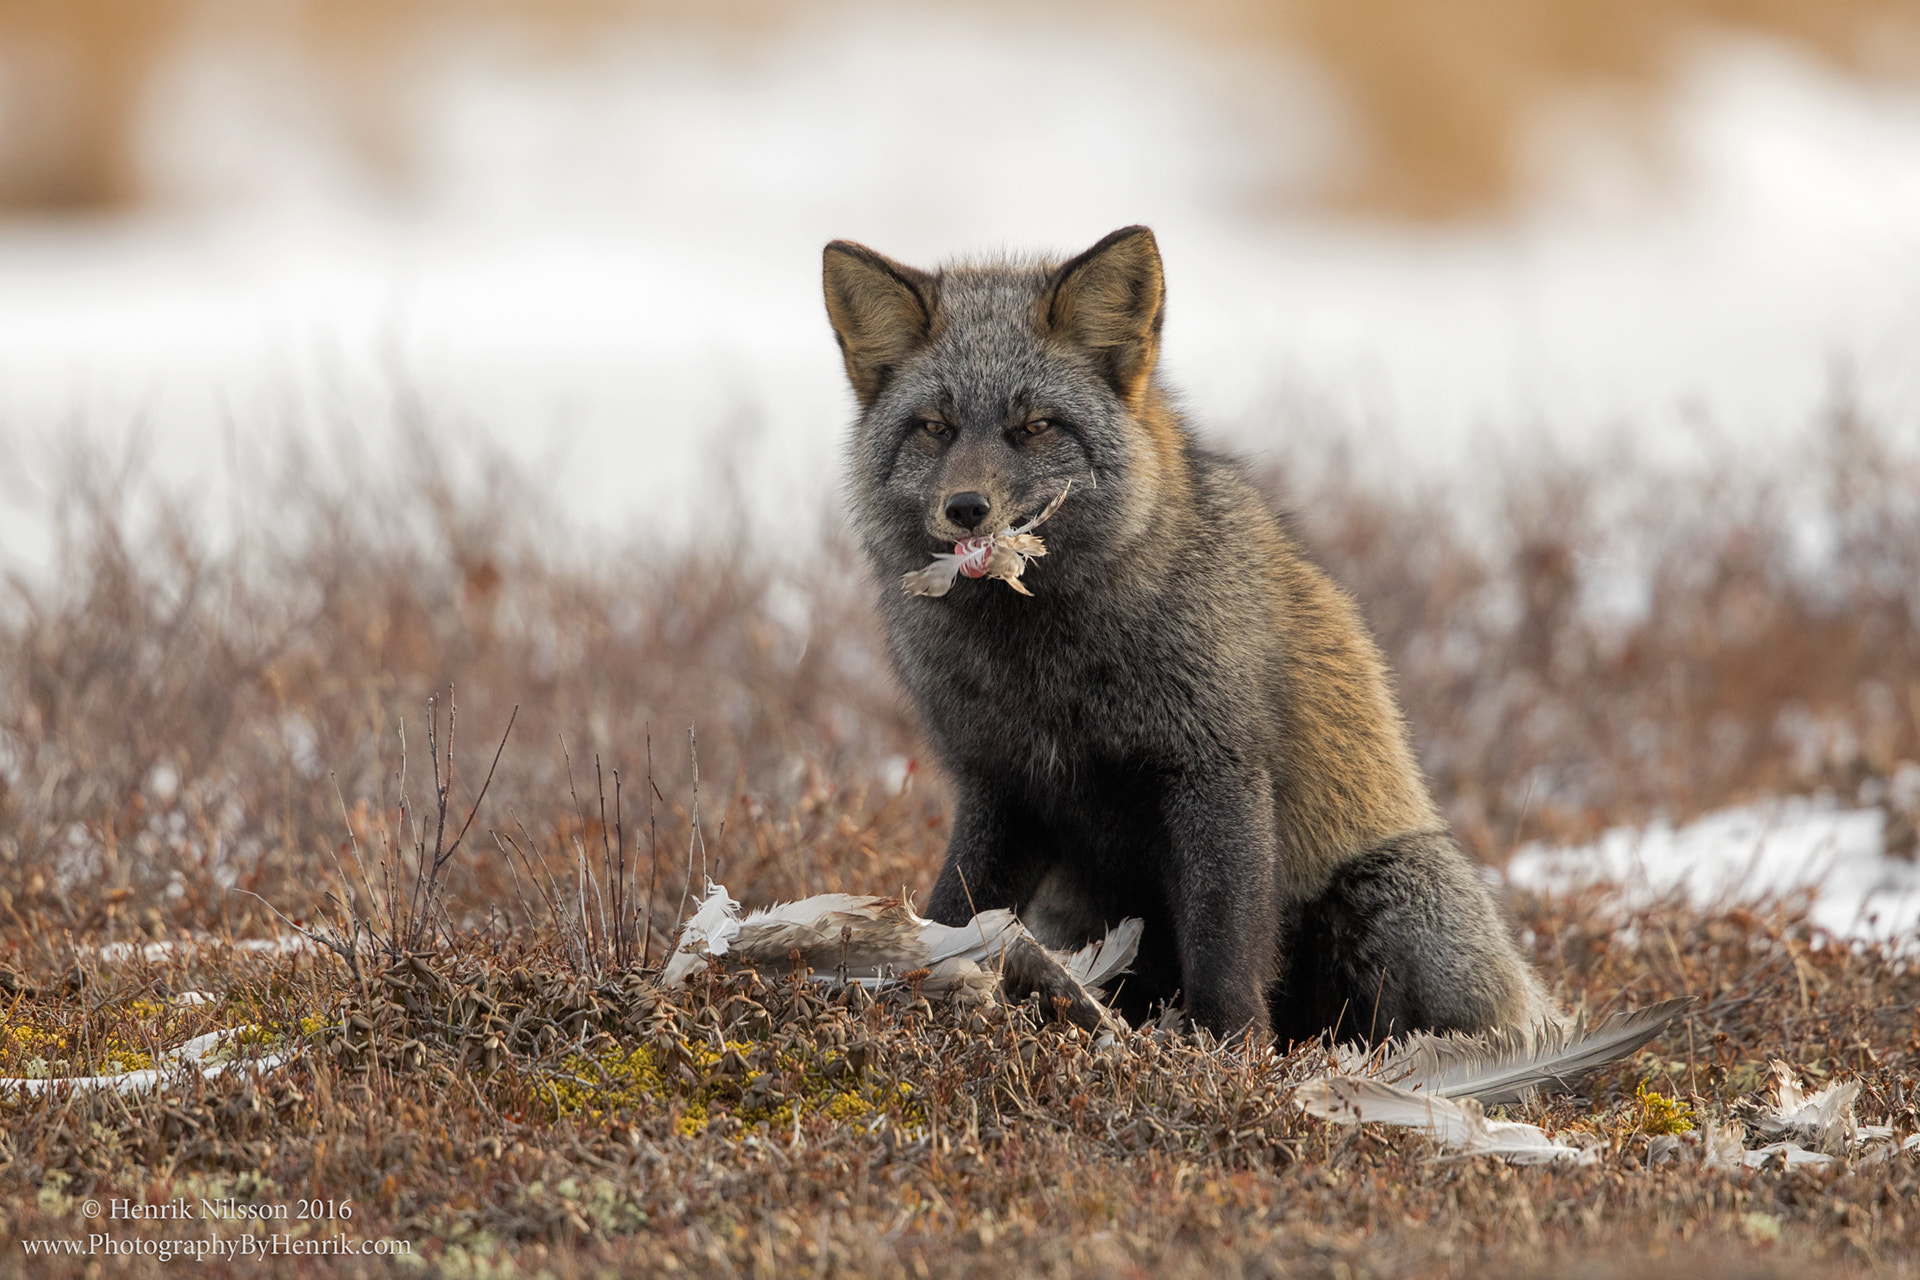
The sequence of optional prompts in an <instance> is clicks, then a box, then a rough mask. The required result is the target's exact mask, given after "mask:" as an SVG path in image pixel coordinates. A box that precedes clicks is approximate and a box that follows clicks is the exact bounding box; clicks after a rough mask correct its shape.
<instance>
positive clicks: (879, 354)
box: [822, 240, 935, 406]
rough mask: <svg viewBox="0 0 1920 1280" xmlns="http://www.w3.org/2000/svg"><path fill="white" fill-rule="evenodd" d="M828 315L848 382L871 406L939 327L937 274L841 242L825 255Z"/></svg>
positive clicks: (861, 401) (848, 242) (861, 398)
mask: <svg viewBox="0 0 1920 1280" xmlns="http://www.w3.org/2000/svg"><path fill="white" fill-rule="evenodd" d="M822 265H823V270H822V275H823V277H824V280H825V284H826V290H827V319H828V320H830V321H832V322H833V334H834V337H836V338H838V339H839V340H840V354H841V355H842V356H844V357H845V358H846V362H847V380H848V381H850V382H852V383H853V392H854V394H855V395H857V396H859V397H860V403H861V404H862V405H863V406H864V405H870V404H872V403H873V401H874V397H876V396H878V395H879V394H880V389H881V388H882V387H884V386H885V385H886V383H887V379H888V378H889V377H891V376H892V375H893V371H894V369H896V368H897V367H898V366H899V364H900V362H901V361H902V360H904V359H906V358H907V357H908V356H909V355H911V354H912V353H913V349H914V348H915V347H917V346H919V345H920V344H921V343H922V342H925V341H926V340H927V334H928V332H929V331H930V330H931V328H932V326H933V297H934V286H935V281H934V278H933V277H932V276H930V275H928V274H927V273H926V272H924V271H915V270H914V269H913V268H912V267H904V266H901V265H900V264H899V263H897V262H895V261H893V260H892V259H891V258H886V257H883V256H881V255H880V254H877V253H875V252H874V251H873V250H871V249H869V248H867V247H866V246H865V245H859V244H854V243H853V242H852V241H851V240H835V241H834V242H833V243H832V244H830V245H828V246H827V248H826V253H825V254H824V256H823V264H822Z"/></svg>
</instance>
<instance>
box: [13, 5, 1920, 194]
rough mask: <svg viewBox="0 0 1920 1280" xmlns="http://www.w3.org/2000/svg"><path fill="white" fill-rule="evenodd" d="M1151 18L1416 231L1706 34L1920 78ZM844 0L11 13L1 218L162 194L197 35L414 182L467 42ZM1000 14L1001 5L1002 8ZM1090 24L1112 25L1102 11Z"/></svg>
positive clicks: (1262, 20)
mask: <svg viewBox="0 0 1920 1280" xmlns="http://www.w3.org/2000/svg"><path fill="white" fill-rule="evenodd" d="M1137 3H1138V6H1139V7H1140V8H1141V9H1143V10H1145V11H1147V12H1149V13H1152V14H1154V15H1155V16H1156V17H1157V18H1160V19H1163V20H1165V21H1168V22H1170V23H1172V24H1173V25H1175V26H1176V27H1188V28H1191V29H1193V30H1194V31H1195V32H1196V33H1198V34H1200V35H1201V36H1202V37H1203V38H1207V39H1213V40H1219V41H1226V42H1235V43H1238V42H1244V41H1247V40H1249V39H1251V40H1253V41H1255V42H1264V43H1267V44H1270V45H1273V46H1277V47H1281V48H1285V49H1288V50H1301V51H1304V52H1305V53H1306V54H1307V55H1308V57H1309V58H1310V59H1312V60H1313V61H1315V62H1317V63H1318V64H1319V65H1320V66H1321V67H1322V68H1323V69H1325V71H1326V72H1327V73H1328V74H1329V77H1330V79H1331V81H1332V83H1333V84H1334V85H1335V86H1336V87H1337V89H1338V90H1339V92H1340V93H1341V95H1342V96H1343V98H1344V99H1345V102H1346V105H1347V106H1348V107H1349V109H1350V110H1351V113H1352V116H1353V119H1354V122H1355V124H1356V126H1357V129H1356V133H1357V136H1358V138H1359V140H1360V142H1361V144H1362V153H1361V154H1359V155H1356V156H1354V157H1352V158H1351V165H1350V167H1349V171H1348V172H1347V174H1346V175H1345V177H1344V179H1343V181H1342V184H1341V185H1340V186H1339V187H1338V189H1336V190H1334V191H1331V192H1329V193H1328V194H1329V195H1331V196H1332V197H1333V198H1335V199H1336V200H1337V201H1338V202H1340V203H1343V204H1346V205H1348V206H1351V207H1357V208H1360V209H1364V210H1368V211H1374V212H1386V213H1390V214H1396V215H1407V216H1413V217H1425V218H1432V217H1450V216H1457V215H1461V214H1471V213H1477V212H1482V211H1484V210H1486V209H1487V208H1489V207H1492V206H1496V205H1498V204H1499V203H1500V202H1501V201H1503V200H1505V199H1507V198H1508V197H1510V196H1512V195H1513V194H1514V193H1515V192H1516V190H1518V189H1519V188H1521V187H1522V186H1524V182H1525V179H1526V178H1527V176H1528V175H1527V174H1526V173H1525V169H1524V155H1525V151H1526V148H1525V146H1524V144H1525V142H1526V140H1527V136H1526V135H1527V132H1528V130H1530V129H1532V128H1534V127H1535V126H1536V125H1537V124H1538V123H1539V122H1540V121H1541V120H1542V119H1543V117H1545V116H1546V115H1547V114H1548V113H1549V112H1550V111H1551V110H1552V109H1553V108H1555V107H1557V106H1558V105H1560V104H1561V103H1562V102H1563V101H1564V100H1565V99H1566V98H1567V97H1568V95H1569V94H1586V95H1589V96H1591V95H1593V94H1594V93H1596V92H1599V93H1604V94H1606V95H1608V96H1609V98H1610V99H1611V100H1612V101H1614V102H1615V103H1616V105H1625V106H1627V107H1629V108H1631V110H1630V111H1629V112H1627V113H1625V115H1626V116H1627V117H1629V118H1630V117H1631V116H1632V115H1633V114H1634V112H1636V111H1637V112H1639V113H1640V115H1641V117H1642V120H1643V121H1644V116H1645V110H1646V108H1648V107H1650V106H1652V105H1654V104H1656V103H1657V102H1658V101H1659V100H1660V98H1661V96H1662V93H1663V91H1664V90H1665V89H1666V88H1667V87H1668V85H1669V83H1670V82H1671V80H1672V77H1673V73H1674V71H1675V69H1676V67H1677V65H1678V63H1679V59H1680V55H1682V54H1683V53H1684V52H1686V51H1687V49H1688V48H1689V47H1690V45H1691V43H1692V42H1693V41H1694V40H1695V39H1696V38H1698V37H1700V36H1702V35H1706V34H1715V33H1724V32H1735V33H1744V34H1749V35H1760V36H1765V37H1770V38H1774V39H1778V40H1782V41H1785V42H1788V43H1790V44H1792V45H1795V46H1797V47H1799V48H1801V49H1804V50H1807V51H1809V52H1811V53H1812V54H1814V55H1815V56H1817V57H1821V58H1824V59H1826V60H1828V61H1830V62H1833V63H1835V64H1837V65H1840V66H1842V67H1844V68H1847V69H1849V70H1852V71H1856V72H1861V73H1867V74H1895V75H1903V76H1910V75H1912V74H1913V73H1914V71H1915V70H1916V67H1917V66H1920V18H1916V16H1915V13H1914V10H1913V6H1912V5H1911V3H1909V2H1908V0H1295V2H1294V3H1291V4H1285V5H1273V4H1263V3H1257V2H1256V0H1210V2H1209V3H1206V4H1202V5H1198V6H1196V5H1191V4H1181V5H1167V4H1165V3H1163V2H1162V0H1137ZM828 7H830V3H829V0H816V3H815V4H813V5H812V6H807V7H796V6H792V5H777V4H773V3H769V0H727V2H725V3H721V2H720V0H705V2H704V3H699V4H695V3H691V0H542V2H541V3H537V4H535V3H530V2H529V0H324V2H323V0H300V2H298V3H291V4H280V5H272V6H261V5H251V4H245V3H233V2H231V0H0V68H4V69H5V70H6V71H7V72H8V73H9V74H8V78H7V81H6V82H5V86H6V94H7V98H6V100H5V102H4V105H5V106H6V107H7V108H8V109H9V111H10V113H11V118H12V119H15V120H23V121H25V120H30V121H31V122H32V126H31V127H30V128H20V127H13V128H9V129H7V130H5V131H4V133H0V207H7V208H14V209H35V210H46V209H53V210H60V209H99V208H110V207H118V206H122V205H125V204H127V203H129V202H132V201H134V200H136V199H138V198H139V196H140V195H141V194H142V192H143V190H144V188H145V185H146V184H145V175H144V174H143V172H142V159H141V156H140V154H139V145H138V138H139V133H140V129H141V118H142V113H143V112H144V111H145V110H146V108H147V105H148V104H147V93H148V90H149V88H150V86H151V84H152V82H153V78H154V75H155V73H156V72H157V71H158V70H159V69H160V68H161V67H162V66H163V65H164V64H165V63H166V61H167V59H168V58H170V57H171V56H173V54H174V53H175V52H177V50H178V49H179V48H180V47H181V46H182V44H183V43H185V42H191V41H195V40H202V39H205V38H207V37H208V36H209V35H216V36H219V37H221V38H229V39H230V38H233V37H236V36H238V37H242V38H251V39H255V40H264V41H267V42H269V43H270V44H271V45H273V46H275V47H279V48H285V49H291V50H295V51H297V52H298V53H299V54H301V55H302V56H305V57H308V58H310V59H312V60H313V62H314V63H315V64H316V66H317V67H318V68H319V69H320V70H321V71H322V73H323V74H322V75H321V77H320V83H322V84H323V85H327V86H329V87H330V93H331V101H330V102H329V104H328V109H329V110H330V111H332V112H333V113H334V115H335V116H337V117H338V118H339V120H340V122H341V124H342V127H343V130H344V132H345V133H346V135H347V136H348V137H349V138H351V139H352V140H353V141H354V142H355V143H356V145H357V146H358V148H359V150H360V151H361V153H362V155H363V157H364V158H365V159H366V160H367V161H368V162H369V163H370V165H371V167H372V168H373V169H375V170H377V171H382V172H385V173H386V174H388V176H390V177H394V178H400V179H404V177H405V171H406V169H407V167H408V165H409V163H410V159H409V156H408V155H407V148H406V144H405V141H404V139H405V136H406V126H405V124H404V121H403V119H402V117H403V116H404V113H405V111H406V101H407V97H406V92H405V90H406V87H407V84H408V81H409V77H410V76H412V75H414V74H415V72H416V68H417V64H418V60H419V58H420V56H421V53H422V51H423V50H428V49H432V48H433V47H434V46H435V45H436V43H443V42H444V38H445V36H446V35H447V34H448V32H449V31H450V30H453V29H456V28H465V29H469V30H471V29H487V30H492V31H495V32H498V31H500V30H502V29H506V30H510V31H512V32H513V38H514V40H515V41H516V42H517V43H519V44H521V45H522V46H523V47H525V46H532V47H538V48H543V49H546V50H548V51H549V52H552V51H555V50H558V51H561V52H562V53H564V52H565V51H566V50H568V49H570V48H571V49H579V48H584V47H591V46H592V44H593V43H594V41H595V39H596V37H599V36H603V35H604V34H605V33H606V32H607V31H608V30H609V29H612V28H616V27H622V26H629V25H633V24H639V25H640V26H642V27H643V28H649V29H654V30H659V29H664V28H670V27H689V26H691V27H694V28H698V29H704V30H707V31H709V32H712V31H715V30H718V31H720V32H722V33H723V34H724V35H725V36H727V37H735V36H737V34H738V33H739V32H741V31H743V30H747V29H760V30H764V29H770V28H777V27H778V26H780V25H781V24H783V23H786V22H789V21H791V20H793V19H794V17H795V16H796V15H800V14H804V13H806V12H808V11H809V10H810V9H811V10H815V11H817V10H820V9H824V8H828ZM983 7H988V8H989V12H990V7H989V6H983ZM1078 12H1080V13H1081V14H1082V16H1084V17H1085V19H1086V20H1087V21H1090V22H1097V21H1100V20H1102V19H1103V17H1104V16H1105V15H1104V12H1103V11H1102V10H1099V9H1095V8H1090V7H1083V8H1081V9H1080V10H1079V11H1078Z"/></svg>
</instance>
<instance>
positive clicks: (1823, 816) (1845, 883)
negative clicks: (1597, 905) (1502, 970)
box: [1507, 798, 1920, 943]
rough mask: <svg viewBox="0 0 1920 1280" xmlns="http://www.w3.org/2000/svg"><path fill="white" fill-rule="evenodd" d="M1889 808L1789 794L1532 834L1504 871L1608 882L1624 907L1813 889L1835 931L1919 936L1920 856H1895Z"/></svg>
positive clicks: (1708, 903) (1560, 881)
mask: <svg viewBox="0 0 1920 1280" xmlns="http://www.w3.org/2000/svg"><path fill="white" fill-rule="evenodd" d="M1884 831H1885V811H1884V810H1881V809H1848V808H1842V807H1840V806H1839V805H1837V804H1835V803H1834V802H1832V801H1830V800H1808V799H1802V798H1790V799H1783V800H1772V801H1766V802H1764V803H1760V804H1753V805H1744V806H1741V807H1738V808H1733V809H1724V810H1721V811H1720V812H1718V813H1712V814H1709V815H1707V816H1706V817H1704V818H1701V819H1699V820H1698V821H1696V822H1692V823H1689V824H1687V825H1686V826H1683V827H1674V826H1672V825H1671V824H1668V823H1653V824H1650V825H1648V826H1643V827H1617V828H1615V829H1614V830H1612V831H1608V832H1606V833H1605V834H1603V835H1602V836H1601V837H1600V838H1599V839H1598V840H1596V841H1594V842H1593V843H1591V844H1584V845H1572V846H1555V845H1549V844H1545V843H1541V842H1537V841H1536V842H1532V843H1529V844H1526V845H1524V846H1522V847H1521V848H1520V850H1519V851H1518V852H1517V853H1515V854H1514V856H1513V860H1512V861H1511V862H1509V863H1508V864H1507V880H1508V882H1509V883H1510V884H1512V885H1515V886H1517V887H1520V888H1526V889H1532V890H1536V891H1539V892H1570V891H1573V890H1578V889H1587V888H1593V887H1608V888H1611V889H1613V890H1614V891H1615V892H1616V893H1617V895H1618V897H1619V899H1620V901H1621V902H1622V904H1623V905H1626V906H1629V907H1639V906H1646V905H1648V904H1651V903H1654V902H1658V901H1661V900H1663V899H1668V898H1673V897H1680V898H1684V899H1685V900H1686V901H1687V902H1689V903H1691V904H1692V905H1693V906H1695V907H1700V908H1709V909H1710V908H1716V907H1724V906H1731V905H1733V904H1736V903H1751V902H1760V901H1766V900H1769V899H1779V898H1786V897H1792V896H1794V895H1798V894H1806V895H1808V897H1809V899H1810V908H1809V913H1808V915H1809V919H1810V920H1811V921H1812V923H1813V924H1814V925H1815V926H1817V927H1818V928H1820V929H1822V930H1824V931H1825V932H1827V933H1829V934H1831V935H1832V936H1834V937H1836V938H1847V939H1859V940H1865V941H1889V942H1896V943H1913V942H1915V941H1920V865H1916V864H1915V863H1912V862H1908V861H1905V860H1903V859H1900V858H1892V857H1888V856H1887V855H1886V853H1885V848H1884V843H1883V841H1884Z"/></svg>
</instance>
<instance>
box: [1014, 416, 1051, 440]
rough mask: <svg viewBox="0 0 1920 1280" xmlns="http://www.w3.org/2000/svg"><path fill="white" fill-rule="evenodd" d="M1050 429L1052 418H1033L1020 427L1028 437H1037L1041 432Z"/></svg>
mask: <svg viewBox="0 0 1920 1280" xmlns="http://www.w3.org/2000/svg"><path fill="white" fill-rule="evenodd" d="M1052 427H1053V419H1052V418H1034V419H1031V420H1030V421H1028V423H1027V425H1026V426H1024V427H1022V428H1021V430H1022V431H1025V432H1026V433H1027V434H1028V435H1030V436H1037V435H1039V434H1040V433H1041V432H1042V431H1047V430H1050V429H1051V428H1052Z"/></svg>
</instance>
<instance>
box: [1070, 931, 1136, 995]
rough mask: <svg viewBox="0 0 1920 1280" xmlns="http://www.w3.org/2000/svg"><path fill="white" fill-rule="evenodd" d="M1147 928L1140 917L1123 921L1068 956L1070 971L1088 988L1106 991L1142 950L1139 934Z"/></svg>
mask: <svg viewBox="0 0 1920 1280" xmlns="http://www.w3.org/2000/svg"><path fill="white" fill-rule="evenodd" d="M1145 929H1146V923H1145V922H1144V921H1142V920H1141V919H1139V917H1137V916H1135V917H1129V918H1128V919H1125V920H1122V921H1121V922H1120V923H1119V924H1117V925H1115V926H1114V927H1113V928H1112V929H1110V930H1108V931H1107V936H1106V937H1104V938H1101V939H1099V940H1097V941H1094V942H1089V943H1088V944H1087V945H1086V946H1084V947H1082V948H1080V949H1079V950H1078V951H1076V952H1074V953H1073V954H1072V955H1071V956H1069V957H1067V959H1066V961H1065V962H1064V963H1065V964H1066V968H1067V972H1068V973H1071V974H1072V975H1073V976H1074V977H1075V978H1076V979H1078V980H1079V982H1080V984H1081V985H1082V986H1084V987H1086V988H1087V989H1088V990H1090V991H1096V992H1097V991H1101V990H1103V989H1104V988H1105V987H1106V985H1107V983H1109V982H1111V981H1112V980H1113V979H1115V978H1117V977H1119V976H1120V975H1121V974H1122V973H1125V972H1126V969H1127V966H1128V965H1130V964H1132V963H1133V958H1134V957H1135V956H1136V955H1138V954H1139V953H1140V935H1141V933H1142V932H1144V931H1145Z"/></svg>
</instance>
